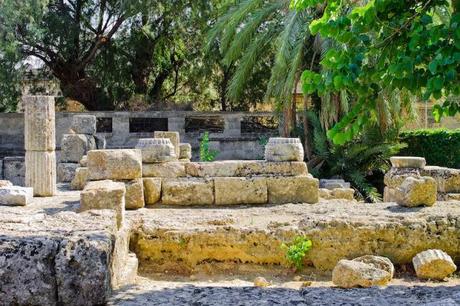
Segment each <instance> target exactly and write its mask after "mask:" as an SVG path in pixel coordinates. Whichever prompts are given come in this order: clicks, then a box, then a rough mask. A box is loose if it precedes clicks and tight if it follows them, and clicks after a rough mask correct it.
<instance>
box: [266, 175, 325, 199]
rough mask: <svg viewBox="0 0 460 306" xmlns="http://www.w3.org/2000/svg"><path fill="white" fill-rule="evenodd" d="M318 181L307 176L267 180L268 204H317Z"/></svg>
mask: <svg viewBox="0 0 460 306" xmlns="http://www.w3.org/2000/svg"><path fill="white" fill-rule="evenodd" d="M318 186H319V181H318V180H317V179H315V178H313V177H308V176H292V177H273V178H267V188H268V202H269V203H271V204H283V203H310V204H314V203H317V202H318V198H319V189H318Z"/></svg>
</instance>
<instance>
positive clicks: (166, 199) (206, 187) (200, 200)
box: [161, 178, 214, 205]
mask: <svg viewBox="0 0 460 306" xmlns="http://www.w3.org/2000/svg"><path fill="white" fill-rule="evenodd" d="M161 193H162V195H161V201H162V204H165V205H212V204H213V203H214V183H213V181H212V180H208V179H196V178H194V179H185V178H183V179H181V178H178V179H163V180H162V187H161Z"/></svg>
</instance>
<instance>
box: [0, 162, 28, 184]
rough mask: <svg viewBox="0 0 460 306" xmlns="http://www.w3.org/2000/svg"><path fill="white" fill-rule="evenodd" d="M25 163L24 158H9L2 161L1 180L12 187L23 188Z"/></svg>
mask: <svg viewBox="0 0 460 306" xmlns="http://www.w3.org/2000/svg"><path fill="white" fill-rule="evenodd" d="M25 177H26V163H25V157H24V156H10V157H5V158H4V159H3V178H4V179H5V180H9V181H10V182H11V183H13V185H17V186H24V185H25Z"/></svg>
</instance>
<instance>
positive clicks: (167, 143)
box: [136, 138, 177, 163]
mask: <svg viewBox="0 0 460 306" xmlns="http://www.w3.org/2000/svg"><path fill="white" fill-rule="evenodd" d="M136 149H140V150H141V152H142V162H143V163H162V162H168V161H175V160H177V155H176V151H175V149H174V146H173V144H172V143H171V140H170V139H169V138H141V139H139V141H138V143H137V145H136Z"/></svg>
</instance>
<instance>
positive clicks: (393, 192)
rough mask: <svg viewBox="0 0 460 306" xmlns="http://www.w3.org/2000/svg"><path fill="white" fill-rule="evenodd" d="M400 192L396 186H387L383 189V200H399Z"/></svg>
mask: <svg viewBox="0 0 460 306" xmlns="http://www.w3.org/2000/svg"><path fill="white" fill-rule="evenodd" d="M399 196H400V192H399V191H398V190H397V189H396V188H391V187H385V188H384V189H383V202H398V201H400V200H398V199H399Z"/></svg>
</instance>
